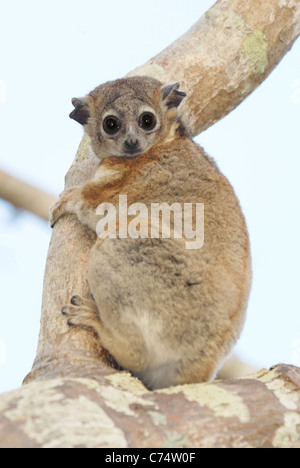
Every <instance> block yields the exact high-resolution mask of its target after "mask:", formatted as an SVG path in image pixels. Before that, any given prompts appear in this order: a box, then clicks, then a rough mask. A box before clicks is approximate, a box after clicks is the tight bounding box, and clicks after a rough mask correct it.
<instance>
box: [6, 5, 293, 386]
mask: <svg viewBox="0 0 300 468" xmlns="http://www.w3.org/2000/svg"><path fill="white" fill-rule="evenodd" d="M213 3H214V2H213V1H209V0H204V1H203V0H201V1H199V0H185V1H184V2H183V1H182V0H181V1H179V0H151V2H141V1H140V0H139V1H138V0H128V1H124V0H123V1H122V0H114V1H102V0H101V1H99V0H98V1H96V0H85V1H84V2H82V1H77V0H72V1H71V0H59V1H58V0H52V1H51V2H50V1H43V2H41V1H37V0H27V1H26V2H25V1H21V0H11V1H10V2H5V4H4V1H3V0H2V2H1V15H0V44H1V53H0V168H1V169H3V170H7V171H9V172H11V173H12V174H13V175H16V176H19V177H21V178H22V179H24V180H26V181H28V182H30V183H33V184H35V185H37V186H40V187H42V188H43V189H45V190H47V191H49V192H51V193H53V194H54V195H58V194H59V193H60V192H61V191H62V189H63V183H64V175H65V173H66V171H67V170H68V168H69V166H70V164H71V162H72V160H73V158H74V156H75V153H76V150H77V147H78V145H79V142H80V139H81V135H82V130H81V127H80V126H79V125H78V124H77V123H76V122H74V121H72V120H70V119H69V118H68V114H69V112H70V111H71V110H72V106H71V98H72V97H74V96H82V95H84V94H86V93H87V92H89V91H90V90H91V89H93V88H94V87H95V86H97V85H99V84H100V83H102V82H105V81H107V80H110V79H116V78H119V77H122V76H124V75H125V74H126V73H127V72H129V71H130V70H132V69H134V68H135V67H137V66H139V65H142V64H143V63H145V62H146V61H147V60H148V59H149V58H151V57H152V56H154V55H156V54H157V53H159V52H160V51H161V50H162V49H163V48H165V47H166V46H168V45H169V44H170V43H171V42H172V41H174V40H175V39H176V38H178V37H179V36H180V35H181V34H183V33H184V32H185V31H186V30H187V29H188V28H189V27H190V26H192V24H193V23H195V22H196V21H197V20H198V19H199V18H200V16H201V15H202V14H203V13H204V12H205V11H206V10H207V9H208V8H210V7H211V6H212V5H213ZM224 54H226V50H224ZM299 58H300V41H298V42H297V43H296V44H295V46H294V47H293V49H292V51H291V52H290V53H289V54H288V55H287V56H286V57H285V58H284V59H283V60H282V62H281V63H280V64H279V66H278V67H277V69H276V70H275V71H274V72H273V73H272V75H271V76H270V77H269V78H268V79H267V80H266V81H265V82H264V83H263V84H262V85H261V86H260V88H259V89H258V90H257V91H255V93H253V94H252V95H251V96H250V97H249V98H248V99H247V100H246V101H245V102H244V103H243V104H241V105H240V106H239V108H238V109H236V110H235V111H234V112H232V113H231V114H230V116H228V117H227V118H225V119H223V120H222V121H221V122H219V123H218V124H216V125H214V126H213V127H212V128H210V129H209V130H208V131H206V132H205V133H203V134H202V135H200V136H199V137H197V141H198V142H199V143H200V144H201V145H203V146H204V147H205V149H206V151H207V152H208V153H209V154H210V155H211V156H213V157H214V158H215V159H216V161H217V163H218V164H219V166H220V168H221V170H222V171H223V172H224V173H225V175H226V176H227V177H228V178H229V180H230V181H231V183H232V184H233V186H234V188H235V190H236V193H237V194H238V196H239V198H240V201H241V204H242V207H243V210H244V213H245V215H246V218H247V222H248V227H249V231H250V237H251V244H252V255H253V271H254V281H253V288H252V294H251V299H250V304H249V309H248V320H247V323H246V327H245V330H244V332H243V335H242V337H241V340H240V342H239V344H238V345H237V352H238V354H239V356H240V357H242V358H244V359H246V360H248V361H249V362H250V363H252V364H253V365H255V366H258V367H261V366H263V367H268V366H271V365H273V364H275V363H278V362H287V363H293V364H296V365H300V299H299V289H300V282H299V277H300V274H299V264H300V249H299V239H300V222H299V199H300V197H299V195H300V184H299V170H300V141H299V133H300V132H299V122H300V60H299ZM50 235H51V230H50V228H49V227H48V226H47V224H46V223H44V222H42V221H40V220H38V219H36V218H35V217H34V216H31V215H29V214H26V213H19V212H17V211H16V210H14V209H13V208H11V207H10V206H9V205H8V204H6V203H4V202H1V201H0V293H1V297H0V299H1V302H0V392H1V391H5V390H10V389H12V388H15V387H18V386H19V385H20V384H21V382H22V379H23V377H24V376H25V375H26V373H27V372H28V371H29V370H30V368H31V365H32V361H33V359H34V355H35V350H36V345H37V338H38V331H39V319H40V305H41V294H42V282H43V271H44V264H45V259H46V255H47V248H48V243H49V239H50Z"/></svg>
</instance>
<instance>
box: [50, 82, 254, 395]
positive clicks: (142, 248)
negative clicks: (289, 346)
mask: <svg viewBox="0 0 300 468" xmlns="http://www.w3.org/2000/svg"><path fill="white" fill-rule="evenodd" d="M176 89H177V90H178V87H177V88H176ZM127 91H128V92H127ZM104 95H105V96H106V100H110V101H113V100H114V98H116V97H118V99H117V100H115V101H114V102H115V103H116V102H117V101H118V102H119V105H120V106H121V108H124V109H123V110H124V114H125V115H126V109H129V111H128V112H129V119H133V118H134V112H133V109H134V108H138V105H140V104H138V105H137V107H135V103H136V101H139V102H140V101H143V99H144V100H145V101H146V102H147V105H151V107H152V108H153V109H155V112H157V114H158V116H159V117H158V120H159V122H160V123H159V126H158V128H157V130H156V139H155V142H154V143H153V144H151V145H150V147H149V148H148V149H147V150H146V151H145V152H144V153H143V154H141V155H139V156H138V157H136V158H126V157H123V156H121V155H119V154H117V155H116V157H108V156H105V158H104V159H103V160H102V162H101V163H100V166H99V169H98V171H97V173H96V175H95V178H94V179H93V180H92V181H90V182H88V183H87V184H85V185H84V186H83V187H82V188H76V189H72V190H71V191H67V192H65V193H64V194H63V195H62V197H61V199H60V201H59V202H58V203H57V204H56V205H55V206H54V208H53V210H52V218H51V222H52V224H54V223H55V222H56V221H57V220H58V219H59V217H60V216H62V215H63V214H68V213H72V214H76V215H77V217H78V219H79V220H80V221H81V222H82V223H83V224H86V225H88V226H89V227H90V228H91V229H93V230H94V231H95V230H96V225H97V222H98V220H99V217H98V216H96V214H95V210H96V207H97V206H98V205H99V204H100V203H104V202H109V203H113V204H114V205H115V206H117V205H118V197H119V195H127V197H128V205H130V204H132V203H134V202H141V203H144V204H145V205H146V206H147V207H148V208H149V209H150V207H151V203H163V202H167V203H169V204H172V203H180V204H183V203H204V206H205V223H204V228H205V241H204V245H203V247H202V248H201V249H199V250H186V248H185V239H174V238H171V239H151V238H149V239H131V238H128V239H118V238H117V239H109V238H107V239H104V240H101V239H98V240H97V242H96V244H95V246H94V248H93V250H92V252H91V259H90V268H89V276H88V280H89V284H90V287H91V292H92V294H93V297H94V299H95V302H91V301H88V300H85V299H81V298H75V299H74V298H73V300H72V304H71V305H69V306H66V307H64V309H63V312H64V313H65V314H66V315H68V317H69V322H68V323H69V324H70V325H74V326H75V325H76V326H77V325H78V326H85V327H86V326H88V327H91V328H93V329H94V330H95V331H96V332H97V334H98V336H99V339H100V341H101V343H102V345H103V346H104V347H105V348H106V349H107V350H108V351H109V352H110V353H111V354H112V356H113V357H114V358H115V359H116V361H117V362H118V363H119V364H120V365H121V366H122V367H123V368H125V369H129V370H130V371H131V372H132V373H133V374H134V375H136V376H138V377H139V378H141V379H142V380H143V381H144V382H145V384H146V385H147V386H148V387H149V388H160V387H166V386H169V385H174V384H183V383H190V382H201V381H205V380H209V379H211V378H213V377H214V375H215V373H216V371H217V370H218V368H219V367H220V365H221V364H222V361H223V359H224V358H225V357H226V355H227V354H228V353H229V352H230V350H231V349H232V347H233V345H234V344H235V342H236V340H237V339H238V337H239V335H240V332H241V329H242V326H243V323H244V319H245V312H246V307H247V301H248V295H249V290H250V283H251V261H250V248H249V240H248V233H247V228H246V225H245V220H244V216H243V214H242V212H241V209H240V206H239V202H238V200H237V197H236V195H235V194H234V191H233V189H232V187H231V185H230V184H229V182H228V180H227V179H226V178H225V177H224V176H223V175H222V174H221V172H220V171H219V169H218V168H217V166H216V164H215V163H214V161H213V160H212V159H211V158H209V156H207V155H206V154H205V153H204V151H203V150H202V148H201V147H199V146H198V145H197V144H195V143H194V142H193V141H192V140H191V139H190V138H189V136H188V133H187V131H186V130H183V129H184V127H183V124H182V122H180V120H179V119H178V118H177V111H176V109H177V108H176V107H175V108H174V107H171V106H174V102H175V103H177V100H178V99H179V100H180V99H181V98H180V94H179V92H178V94H176V96H173V97H172V96H169V101H168V103H169V104H166V102H165V101H164V99H163V92H162V85H161V83H159V82H157V81H156V80H152V79H149V78H147V79H146V78H134V79H125V80H119V81H117V82H115V83H109V84H108V85H103V87H99V89H97V90H96V91H94V92H93V93H92V106H91V107H89V108H85V109H84V115H83V116H82V115H81V116H80V117H79V118H80V119H84V116H85V115H86V113H87V112H89V115H90V118H89V120H88V122H87V123H86V127H88V129H87V128H86V130H87V131H88V133H89V135H90V137H91V140H92V147H93V149H94V151H95V153H96V154H97V155H98V156H99V157H101V154H102V150H101V145H100V143H99V139H98V138H97V136H96V135H97V132H98V129H99V122H100V120H101V115H102V114H103V113H104V112H105V109H106V106H105V102H104V104H102V105H101V103H100V102H98V100H97V99H98V98H99V96H102V97H103V96H104ZM127 100H129V103H127ZM131 101H134V102H131ZM90 105H91V104H89V106H90ZM110 105H111V104H110ZM168 105H169V107H168ZM178 105H179V104H178ZM79 112H80V109H79ZM118 112H121V109H120V108H119V109H118ZM124 125H125V124H124ZM136 132H137V135H139V133H138V132H139V130H138V129H137V128H136ZM125 137H126V135H125ZM116 138H118V136H117V137H116ZM119 138H120V139H122V138H124V135H122V136H121V135H120V136H119ZM115 144H116V145H118V144H120V142H116V143H115ZM145 144H146V145H147V141H146V143H145ZM104 146H105V143H104ZM120 147H121V146H120ZM105 151H106V150H105Z"/></svg>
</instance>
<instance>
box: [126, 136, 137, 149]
mask: <svg viewBox="0 0 300 468" xmlns="http://www.w3.org/2000/svg"><path fill="white" fill-rule="evenodd" d="M124 145H125V148H126V149H127V150H129V151H135V150H136V149H137V148H138V146H139V140H136V139H134V138H129V139H128V140H126V141H125V143H124Z"/></svg>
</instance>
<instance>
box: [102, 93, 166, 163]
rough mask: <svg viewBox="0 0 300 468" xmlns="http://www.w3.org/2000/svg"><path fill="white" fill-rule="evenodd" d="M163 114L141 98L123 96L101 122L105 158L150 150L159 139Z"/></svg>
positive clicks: (106, 112) (108, 110) (110, 108)
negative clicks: (140, 99)
mask: <svg viewBox="0 0 300 468" xmlns="http://www.w3.org/2000/svg"><path fill="white" fill-rule="evenodd" d="M161 119H162V116H161V113H160V112H159V111H158V110H155V109H153V107H152V106H150V105H147V104H145V103H143V102H141V101H139V100H137V99H130V100H129V99H128V98H126V96H121V97H120V98H119V99H117V100H116V101H114V102H113V103H112V104H111V105H110V106H108V108H107V109H105V112H104V113H103V114H102V115H101V116H99V119H98V122H97V129H98V133H97V138H98V141H99V143H100V145H101V148H99V149H100V151H102V150H103V154H105V157H108V156H118V157H123V156H124V157H127V158H134V157H136V156H139V155H140V154H143V153H146V151H147V150H149V149H150V148H151V147H152V146H153V145H154V143H155V141H156V140H157V139H158V136H159V134H160V129H161Z"/></svg>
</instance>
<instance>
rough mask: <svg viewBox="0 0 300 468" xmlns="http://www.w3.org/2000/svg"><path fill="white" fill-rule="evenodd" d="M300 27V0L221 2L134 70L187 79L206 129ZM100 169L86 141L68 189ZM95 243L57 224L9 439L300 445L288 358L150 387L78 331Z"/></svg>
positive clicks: (1, 432) (8, 403) (10, 408)
mask: <svg viewBox="0 0 300 468" xmlns="http://www.w3.org/2000/svg"><path fill="white" fill-rule="evenodd" d="M299 33H300V2H299V0H289V1H287V0H268V2H261V1H260V0H247V1H245V0H220V1H218V2H217V3H216V4H215V5H214V7H213V8H211V9H210V10H209V11H208V12H207V13H206V14H205V15H204V16H203V17H202V18H201V19H200V20H199V21H198V22H197V23H196V24H195V25H194V26H193V27H192V28H191V29H190V30H189V31H188V32H187V33H186V34H185V35H184V36H182V37H181V38H179V39H178V40H177V41H176V42H174V43H173V44H172V45H171V46H169V47H168V48H167V49H166V50H164V51H163V52H162V53H161V54H159V55H158V56H156V57H154V58H153V59H151V60H150V61H149V62H148V63H146V64H145V65H144V66H142V67H140V68H138V69H136V70H134V71H133V72H131V73H130V75H136V74H139V75H150V76H152V77H155V78H158V79H160V80H161V81H163V82H174V81H181V83H182V89H185V90H186V91H187V92H188V99H187V100H186V102H185V105H184V106H183V109H182V116H183V118H184V120H185V121H186V123H187V125H188V127H189V129H190V130H191V132H192V134H193V135H196V134H198V133H199V132H201V131H202V130H204V129H206V128H208V127H209V126H210V125H212V124H213V123H215V122H216V121H218V120H219V119H221V118H222V117H224V116H225V115H226V114H228V113H229V112H230V111H231V110H232V109H234V108H235V107H236V106H237V105H238V104H240V103H241V102H242V101H243V100H244V99H245V98H246V97H247V96H248V95H249V94H250V93H251V92H252V91H253V90H254V89H255V88H256V87H257V86H258V85H259V84H260V83H261V82H262V81H263V80H264V79H265V78H266V77H267V76H268V75H269V73H270V72H271V71H272V70H273V69H274V67H275V66H276V65H277V64H278V62H279V61H280V60H281V58H282V57H283V56H284V55H285V53H286V52H287V51H288V50H289V49H290V48H291V46H292V44H293V42H294V41H295V39H296V38H297V37H298V35H299ZM97 84H98V83H95V85H97ZM97 164H98V161H97V160H96V159H95V157H94V156H93V155H92V153H91V150H90V146H89V139H88V137H86V136H84V137H83V140H82V142H81V145H80V147H79V150H78V153H77V156H76V158H75V161H74V162H73V164H72V166H71V168H70V170H69V172H68V174H67V177H66V188H70V187H72V186H74V185H79V184H83V183H84V182H85V181H87V180H88V179H89V178H90V177H91V176H92V175H93V173H94V171H95V169H96V167H97ZM94 241H95V235H94V234H93V233H91V232H90V231H89V230H88V229H87V228H85V227H83V226H81V225H80V224H79V222H78V221H77V220H76V219H75V218H74V217H65V218H63V219H62V220H61V221H60V222H59V223H58V224H57V225H56V227H55V229H54V232H53V236H52V239H51V243H50V247H49V255H48V261H47V266H46V272H45V282H44V296H43V308H42V318H41V332H40V339H39V345H38V351H37V357H36V359H35V362H34V365H33V369H32V371H31V373H30V374H29V375H28V376H27V378H26V379H25V383H27V385H25V386H24V387H23V388H22V389H20V390H17V391H15V392H11V393H9V394H4V395H3V396H2V397H1V398H0V415H1V416H0V441H1V442H0V446H1V444H2V445H3V446H12V447H15V446H19V445H22V446H26V447H28V446H34V447H38V446H43V447H45V446H47V447H48V446H49V447H57V446H72V447H74V446H84V447H99V446H100V447H162V446H165V447H204V446H210V447H223V446H224V447H246V446H247V447H248V446H249V447H254V446H256V447H279V446H288V447H294V446H300V396H299V395H300V393H299V389H300V370H298V369H296V368H294V367H288V366H284V365H279V366H277V367H275V368H274V369H273V370H272V371H270V372H267V371H261V372H260V373H258V374H257V375H255V376H252V377H249V378H246V379H242V380H229V381H218V382H215V383H209V384H197V385H187V386H182V387H173V388H170V389H167V390H161V391H156V392H148V391H147V390H146V389H145V388H144V387H143V385H142V384H141V383H140V382H138V381H137V380H136V379H134V378H132V377H131V376H130V375H129V374H128V373H126V372H117V371H116V370H115V369H113V368H112V367H111V366H109V365H108V360H107V355H106V353H105V352H104V351H103V350H102V349H101V348H99V344H98V342H97V340H96V338H95V336H94V335H93V334H92V333H91V332H88V331H84V330H81V329H75V330H74V329H69V328H68V327H67V325H66V320H65V319H64V317H63V316H62V315H61V312H60V310H61V307H62V306H63V305H64V304H66V303H68V302H69V301H70V298H71V296H72V295H74V294H79V295H83V296H84V295H86V294H87V293H88V284H87V280H86V278H87V267H88V261H89V252H90V250H91V247H92V245H93V243H94ZM33 401H34V403H32V402H33Z"/></svg>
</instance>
